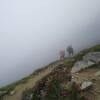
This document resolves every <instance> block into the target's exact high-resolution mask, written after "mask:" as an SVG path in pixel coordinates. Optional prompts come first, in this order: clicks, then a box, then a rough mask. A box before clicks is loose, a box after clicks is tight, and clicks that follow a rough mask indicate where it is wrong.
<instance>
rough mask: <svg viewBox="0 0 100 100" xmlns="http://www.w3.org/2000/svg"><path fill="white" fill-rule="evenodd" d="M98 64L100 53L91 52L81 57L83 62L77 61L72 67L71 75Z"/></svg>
mask: <svg viewBox="0 0 100 100" xmlns="http://www.w3.org/2000/svg"><path fill="white" fill-rule="evenodd" d="M99 62H100V52H91V53H88V54H86V55H85V56H84V57H83V60H81V61H78V62H76V63H75V64H74V66H73V67H72V70H71V73H76V72H79V71H81V70H82V69H85V68H88V67H91V66H93V65H95V64H98V63H99Z"/></svg>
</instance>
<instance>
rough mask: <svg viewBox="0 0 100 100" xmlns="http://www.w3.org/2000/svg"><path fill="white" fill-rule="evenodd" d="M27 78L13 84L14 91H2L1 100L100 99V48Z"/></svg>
mask: <svg viewBox="0 0 100 100" xmlns="http://www.w3.org/2000/svg"><path fill="white" fill-rule="evenodd" d="M26 79H27V81H25V82H24V83H19V84H17V85H13V84H12V85H13V87H14V88H13V89H9V88H11V87H12V85H10V86H9V88H8V87H7V88H4V89H0V95H1V94H3V95H1V96H0V97H1V98H0V100H100V86H99V84H100V45H97V46H95V47H92V48H89V49H85V50H83V51H81V52H80V53H78V54H77V55H75V56H74V57H71V58H66V59H64V60H62V61H57V62H55V63H52V64H50V65H49V66H48V67H45V68H44V69H43V70H39V71H37V72H36V73H35V74H32V75H30V76H29V77H28V78H26ZM26 79H25V80H26ZM21 82H23V81H21ZM8 90H9V92H8Z"/></svg>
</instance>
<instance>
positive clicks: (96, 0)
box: [0, 0, 100, 86]
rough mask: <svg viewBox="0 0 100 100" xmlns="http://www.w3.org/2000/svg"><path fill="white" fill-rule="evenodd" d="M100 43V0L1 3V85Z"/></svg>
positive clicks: (1, 0)
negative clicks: (64, 54) (69, 50)
mask: <svg viewBox="0 0 100 100" xmlns="http://www.w3.org/2000/svg"><path fill="white" fill-rule="evenodd" d="M98 43H100V0H0V86H4V85H7V84H9V83H11V82H14V81H16V80H19V79H21V78H23V77H25V76H27V75H29V74H30V73H32V72H33V71H34V70H35V69H38V68H41V67H43V66H45V65H47V64H49V63H50V62H52V61H55V60H57V59H58V56H59V50H61V49H65V48H66V47H67V46H68V45H72V46H73V48H74V49H75V52H78V51H80V50H82V49H83V48H86V47H90V46H93V45H95V44H98Z"/></svg>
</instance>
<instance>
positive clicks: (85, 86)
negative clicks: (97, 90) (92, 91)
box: [80, 81, 93, 90]
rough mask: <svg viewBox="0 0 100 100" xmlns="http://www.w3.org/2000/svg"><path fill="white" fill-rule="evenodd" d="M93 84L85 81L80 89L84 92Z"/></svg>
mask: <svg viewBox="0 0 100 100" xmlns="http://www.w3.org/2000/svg"><path fill="white" fill-rule="evenodd" d="M92 85H93V83H92V82H91V81H85V82H83V83H82V84H81V87H80V89H81V90H86V89H87V88H89V87H91V86H92Z"/></svg>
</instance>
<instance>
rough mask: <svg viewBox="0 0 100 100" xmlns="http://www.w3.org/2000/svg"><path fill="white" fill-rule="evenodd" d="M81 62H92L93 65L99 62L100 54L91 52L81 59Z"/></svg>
mask: <svg viewBox="0 0 100 100" xmlns="http://www.w3.org/2000/svg"><path fill="white" fill-rule="evenodd" d="M83 60H86V61H92V62H94V63H95V64H98V63H99V62H100V52H91V53H88V54H87V55H85V56H84V57H83Z"/></svg>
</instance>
